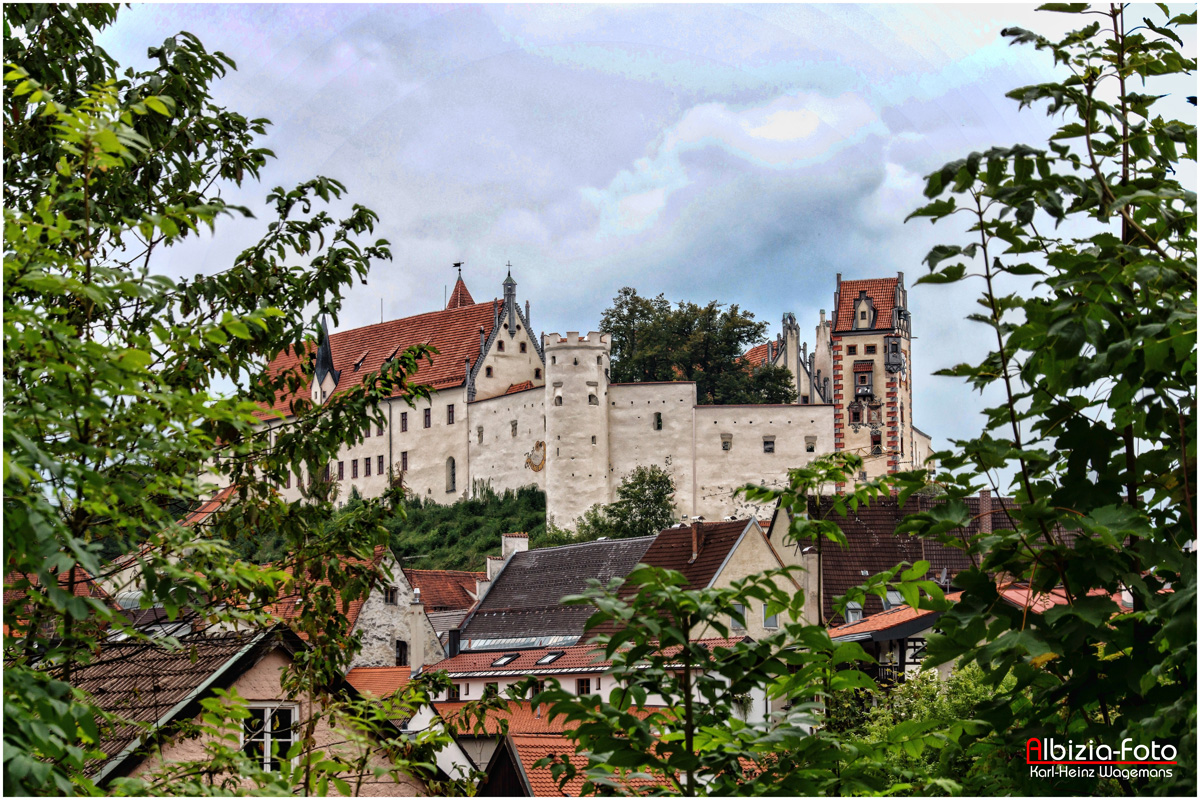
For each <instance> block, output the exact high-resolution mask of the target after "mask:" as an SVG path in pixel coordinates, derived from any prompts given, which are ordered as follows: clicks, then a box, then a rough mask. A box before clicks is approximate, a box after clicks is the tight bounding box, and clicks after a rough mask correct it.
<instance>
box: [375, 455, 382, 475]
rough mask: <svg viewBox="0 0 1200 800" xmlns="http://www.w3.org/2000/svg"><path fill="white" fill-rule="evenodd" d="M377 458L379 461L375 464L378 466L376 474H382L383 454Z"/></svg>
mask: <svg viewBox="0 0 1200 800" xmlns="http://www.w3.org/2000/svg"><path fill="white" fill-rule="evenodd" d="M378 460H379V463H378V464H377V465H376V466H378V467H379V469H378V471H377V474H379V475H382V474H383V456H380V457H379V459H378Z"/></svg>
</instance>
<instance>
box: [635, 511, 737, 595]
mask: <svg viewBox="0 0 1200 800" xmlns="http://www.w3.org/2000/svg"><path fill="white" fill-rule="evenodd" d="M751 524H753V520H749V519H735V520H733V521H730V522H700V523H693V524H692V525H689V526H688V527H686V528H667V529H666V530H665V531H660V532H659V534H658V536H657V537H655V539H654V543H653V544H651V545H650V549H649V550H647V551H646V555H644V556H642V563H643V564H648V565H649V566H651V567H661V568H662V569H673V570H677V571H679V572H681V573H683V576H684V577H685V578H687V580H688V586H687V588H688V589H703V588H705V587H707V586H708V585H709V583H711V582H712V579H713V578H714V577H716V574H717V570H718V569H720V568H721V565H722V564H724V563H725V559H727V558H729V555H730V553H732V552H733V546H734V545H735V544H737V542H738V539H740V538H741V536H742V533H743V532H744V531H745V530H746V528H748V527H749V526H750V525H751ZM694 526H698V528H697V530H698V536H697V543H698V544H699V550H700V552H699V553H698V554H697V555H696V558H695V560H694V561H693V560H692V528H693V527H694Z"/></svg>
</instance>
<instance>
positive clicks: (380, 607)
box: [266, 545, 445, 670]
mask: <svg viewBox="0 0 1200 800" xmlns="http://www.w3.org/2000/svg"><path fill="white" fill-rule="evenodd" d="M342 560H343V561H344V562H347V563H354V564H358V565H366V564H367V562H365V561H363V560H362V559H359V558H353V557H348V556H347V557H343V558H342ZM370 564H371V565H372V566H373V567H375V568H377V569H384V570H387V571H388V572H390V574H391V576H392V577H391V580H390V582H387V583H384V584H382V585H377V586H375V587H374V588H373V589H372V590H371V592H370V594H369V595H368V596H367V598H366V599H365V600H354V601H351V602H350V603H348V604H346V605H345V606H344V607H343V613H344V614H345V615H346V619H347V621H348V622H349V623H350V632H351V633H352V634H353V633H356V632H361V633H362V649H361V650H360V651H359V652H358V653H357V654H356V655H355V656H354V660H353V661H352V662H351V665H350V666H351V669H354V668H357V667H385V666H390V667H409V668H411V669H413V670H420V668H421V666H422V665H424V664H428V663H431V662H435V661H440V660H441V659H442V658H443V657H444V656H445V651H444V649H443V648H442V645H441V643H440V642H439V640H438V635H437V631H436V630H434V627H433V623H432V622H431V621H430V619H429V617H428V616H427V615H426V613H425V605H424V603H423V602H422V598H421V596H420V594H419V593H418V592H417V591H416V590H414V588H413V587H412V586H411V585H410V584H409V582H408V579H407V577H406V576H405V573H404V571H403V570H402V569H401V568H400V562H399V561H398V560H397V559H396V557H395V555H394V554H393V553H392V551H391V550H390V549H389V548H387V547H384V546H382V545H380V546H378V547H376V548H375V550H374V553H373V555H372V558H371V561H370ZM293 570H294V566H293V565H288V566H286V567H284V571H285V572H287V573H288V574H291V573H292V572H293ZM319 583H325V584H327V583H328V581H327V580H325V579H322V580H321V581H319ZM301 592H302V589H301V588H300V587H298V586H297V584H296V583H294V582H289V583H288V584H286V585H285V587H284V589H283V593H282V594H281V595H280V596H279V598H278V599H277V600H276V602H275V603H273V604H272V605H270V606H269V607H268V608H267V609H266V610H267V612H268V613H270V614H271V615H272V616H274V617H275V618H277V619H280V620H282V621H284V622H288V621H290V620H293V619H296V618H297V617H299V615H300V613H301V603H302V602H303V597H302V596H301Z"/></svg>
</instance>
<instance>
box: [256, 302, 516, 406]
mask: <svg viewBox="0 0 1200 800" xmlns="http://www.w3.org/2000/svg"><path fill="white" fill-rule="evenodd" d="M499 305H500V301H499V300H491V301H488V302H486V303H477V304H475V305H468V306H459V307H456V308H446V309H443V310H442V311H431V312H429V313H428V314H418V315H416V316H414V317H405V318H404V319H396V320H391V321H390V322H381V323H378V324H376V325H366V326H364V327H362V328H354V329H353V330H348V331H340V332H338V333H334V334H330V336H329V344H330V349H331V350H332V351H333V367H334V369H335V370H341V379H340V381H339V383H338V387H337V390H338V391H345V390H347V389H349V388H351V387H353V386H357V385H358V384H360V383H361V382H362V379H363V378H364V377H365V376H366V375H368V374H370V373H372V372H376V371H378V370H379V368H380V367H381V366H383V364H384V362H386V361H387V360H388V359H390V358H391V357H392V355H393V354H394V353H396V352H397V351H398V350H400V351H402V350H404V349H405V348H407V347H411V346H413V345H417V344H429V345H432V346H433V347H435V348H437V351H438V353H437V354H436V355H434V356H433V364H432V365H431V364H429V363H428V362H424V361H423V362H421V364H420V367H419V369H418V370H417V372H416V373H415V374H414V375H413V376H412V380H413V382H415V383H420V384H425V385H428V386H430V387H431V388H433V389H435V390H437V389H447V388H450V387H454V386H461V385H462V384H463V383H464V382H465V381H466V379H467V374H466V364H465V362H466V359H468V358H469V359H471V362H472V363H474V362H475V361H476V359H478V358H479V329H480V328H483V330H484V335H485V336H488V335H491V331H492V324H493V321H494V319H495V311H494V309H495V308H498V307H499ZM309 347H310V348H311V349H315V348H316V345H315V344H310V345H309ZM302 363H303V357H301V356H296V355H295V354H293V353H292V352H290V351H288V352H284V353H280V354H279V355H278V356H276V357H275V359H274V360H273V361H272V362H271V365H270V367H269V369H270V371H271V374H272V375H277V374H279V373H281V372H283V371H285V370H289V369H294V368H297V367H299V366H300V365H301V364H302ZM356 364H357V365H358V366H357V369H356V368H355V365H356ZM310 391H311V382H306V383H305V384H304V385H303V387H302V388H301V390H300V392H299V393H298V394H296V395H293V396H290V397H289V396H287V395H286V393H281V394H280V396H279V398H278V399H277V400H276V402H275V404H274V405H273V406H272V409H273V410H275V411H280V412H282V413H284V414H291V413H292V412H291V408H290V406H291V401H292V400H293V399H294V398H296V397H303V398H307V397H309V396H310ZM403 391H404V389H403V388H401V389H397V390H396V392H395V395H396V396H399V395H400V394H401V393H403ZM260 416H263V417H265V416H267V414H266V412H265V411H264V412H260Z"/></svg>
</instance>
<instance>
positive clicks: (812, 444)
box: [804, 436, 817, 453]
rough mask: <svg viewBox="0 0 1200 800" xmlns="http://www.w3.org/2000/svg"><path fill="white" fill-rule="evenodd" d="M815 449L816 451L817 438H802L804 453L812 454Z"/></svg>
mask: <svg viewBox="0 0 1200 800" xmlns="http://www.w3.org/2000/svg"><path fill="white" fill-rule="evenodd" d="M816 449H817V437H815V436H805V437H804V452H806V453H813V452H816Z"/></svg>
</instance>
